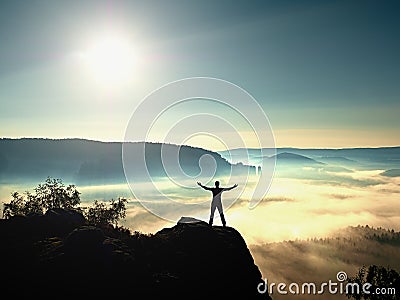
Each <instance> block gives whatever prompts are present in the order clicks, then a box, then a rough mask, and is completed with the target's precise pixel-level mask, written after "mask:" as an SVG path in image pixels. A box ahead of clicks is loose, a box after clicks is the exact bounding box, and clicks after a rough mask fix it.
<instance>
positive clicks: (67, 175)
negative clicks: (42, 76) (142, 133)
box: [0, 139, 255, 184]
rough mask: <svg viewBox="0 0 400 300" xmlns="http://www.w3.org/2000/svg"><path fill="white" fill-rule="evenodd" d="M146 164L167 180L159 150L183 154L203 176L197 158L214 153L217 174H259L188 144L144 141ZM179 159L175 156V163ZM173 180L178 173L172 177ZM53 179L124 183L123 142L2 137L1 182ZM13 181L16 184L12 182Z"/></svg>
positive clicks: (185, 163) (187, 165)
mask: <svg viewBox="0 0 400 300" xmlns="http://www.w3.org/2000/svg"><path fill="white" fill-rule="evenodd" d="M131 145H132V146H131V147H130V151H134V153H136V152H137V153H138V156H137V157H135V156H133V161H131V163H133V164H135V159H137V160H139V159H142V157H141V156H140V154H139V153H142V150H141V149H142V148H143V142H137V143H131ZM145 145H146V164H147V167H148V171H149V173H150V175H151V176H153V177H163V176H166V173H165V170H164V167H163V164H162V160H161V147H164V148H163V151H165V152H166V153H167V157H166V158H167V160H168V159H169V157H168V153H171V154H170V155H171V156H172V155H175V154H176V153H177V152H178V151H179V164H180V167H181V168H182V170H183V172H185V173H186V174H187V175H189V176H195V175H197V174H199V173H200V171H201V169H200V166H199V160H200V158H201V157H202V156H204V155H210V156H211V157H212V158H213V159H214V160H215V163H216V166H217V174H216V175H217V176H218V175H223V174H226V173H229V172H230V171H231V170H232V169H233V170H234V171H235V172H241V171H243V172H247V171H248V170H249V168H250V171H251V172H255V168H254V167H252V166H245V165H243V164H237V165H232V164H230V163H229V162H228V161H227V160H226V159H224V158H222V157H221V155H220V154H218V153H215V152H212V151H209V150H205V149H202V148H195V147H190V146H179V145H173V144H161V143H146V144H145ZM172 159H175V157H171V160H172ZM144 172H145V170H140V169H139V168H138V170H137V173H135V174H133V175H134V176H136V177H137V179H138V180H140V179H141V178H143V175H144ZM171 175H172V176H173V175H174V174H171ZM47 176H51V177H54V178H64V179H65V180H67V181H72V182H75V183H76V184H106V183H121V182H126V179H125V174H124V170H123V164H122V143H120V142H98V141H90V140H82V139H60V140H51V139H0V180H1V181H3V182H10V181H13V180H14V179H18V183H21V181H27V180H30V181H33V182H36V181H38V179H40V180H41V179H42V178H46V177H47ZM14 181H15V180H14Z"/></svg>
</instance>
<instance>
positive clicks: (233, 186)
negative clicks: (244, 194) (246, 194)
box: [224, 184, 238, 191]
mask: <svg viewBox="0 0 400 300" xmlns="http://www.w3.org/2000/svg"><path fill="white" fill-rule="evenodd" d="M237 186H238V185H237V184H234V185H232V186H231V187H227V188H224V191H230V190H231V189H234V188H235V187H237Z"/></svg>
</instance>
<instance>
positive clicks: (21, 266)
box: [0, 209, 270, 299]
mask: <svg viewBox="0 0 400 300" xmlns="http://www.w3.org/2000/svg"><path fill="white" fill-rule="evenodd" d="M188 219H190V220H191V221H190V222H178V223H177V224H176V225H175V226H173V227H171V228H164V229H162V230H161V231H159V232H157V233H155V234H150V235H144V234H140V233H138V232H135V233H134V234H131V233H129V232H126V231H124V230H117V229H116V228H114V227H110V228H97V227H93V226H88V225H86V224H85V219H84V217H83V216H82V215H81V214H80V213H78V212H76V211H67V210H63V209H55V210H49V211H47V212H46V214H45V215H41V216H39V215H32V216H28V217H12V218H10V219H6V220H5V219H0V241H1V247H0V256H1V257H2V258H3V261H2V272H3V276H2V278H3V279H2V293H3V294H6V295H9V296H13V295H14V296H17V295H18V296H20V297H21V296H22V297H24V296H25V297H31V296H32V295H33V294H36V293H39V294H40V296H41V297H42V296H44V297H47V296H49V297H56V298H59V297H64V296H74V297H75V296H78V297H107V296H108V297H113V298H115V297H122V296H125V295H129V297H132V298H135V299H137V298H139V299H144V298H148V299H157V298H160V299H161V298H163V299H172V298H175V299H186V298H191V297H194V296H196V298H198V297H207V298H212V299H233V298H235V297H237V296H238V295H241V296H244V297H245V299H270V298H269V297H268V296H267V295H260V294H258V293H257V285H258V284H259V283H260V282H261V281H262V277H261V273H260V271H259V269H258V267H257V266H256V265H255V264H254V260H253V257H252V255H251V254H250V251H249V249H248V248H247V245H246V243H245V241H244V240H243V238H242V236H241V235H240V233H239V232H237V231H236V230H235V229H233V228H231V227H225V228H224V227H219V226H213V227H211V226H208V224H207V223H205V222H203V221H196V222H193V220H194V219H192V218H186V220H188Z"/></svg>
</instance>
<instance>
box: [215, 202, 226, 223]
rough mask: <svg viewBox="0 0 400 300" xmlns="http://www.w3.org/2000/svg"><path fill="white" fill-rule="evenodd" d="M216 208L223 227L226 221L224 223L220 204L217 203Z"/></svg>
mask: <svg viewBox="0 0 400 300" xmlns="http://www.w3.org/2000/svg"><path fill="white" fill-rule="evenodd" d="M216 206H217V208H218V212H219V216H220V217H221V222H222V226H224V227H225V226H226V221H225V216H224V211H223V210H222V202H221V201H219V202H218V203H217V205H216Z"/></svg>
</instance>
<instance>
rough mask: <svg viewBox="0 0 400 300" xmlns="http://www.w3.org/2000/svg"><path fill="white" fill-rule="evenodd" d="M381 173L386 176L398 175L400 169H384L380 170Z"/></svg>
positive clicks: (399, 175) (399, 174)
mask: <svg viewBox="0 0 400 300" xmlns="http://www.w3.org/2000/svg"><path fill="white" fill-rule="evenodd" d="M381 175H383V176H387V177H400V169H390V170H386V171H384V172H382V173H381Z"/></svg>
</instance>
